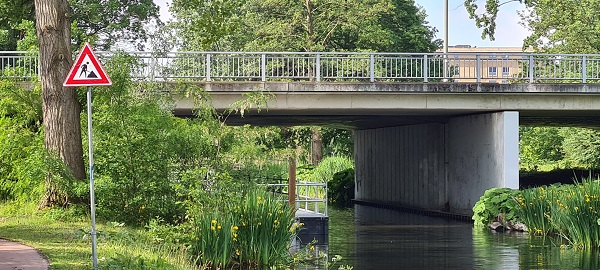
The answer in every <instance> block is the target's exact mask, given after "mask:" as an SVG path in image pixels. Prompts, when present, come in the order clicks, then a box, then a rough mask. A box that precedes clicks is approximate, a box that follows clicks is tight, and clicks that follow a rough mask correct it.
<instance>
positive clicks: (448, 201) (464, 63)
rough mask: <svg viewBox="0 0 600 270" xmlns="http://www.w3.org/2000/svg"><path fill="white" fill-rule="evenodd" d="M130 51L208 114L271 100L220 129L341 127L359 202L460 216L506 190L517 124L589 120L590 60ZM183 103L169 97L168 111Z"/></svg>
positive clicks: (595, 100)
mask: <svg viewBox="0 0 600 270" xmlns="http://www.w3.org/2000/svg"><path fill="white" fill-rule="evenodd" d="M15 54H16V53H15ZM134 54H135V55H137V56H138V57H139V58H138V59H139V61H140V62H139V65H138V69H136V70H134V71H133V74H132V76H133V77H134V78H137V79H140V80H146V81H155V82H159V83H163V84H164V86H165V88H166V89H169V88H170V87H172V86H173V85H175V84H179V83H192V84H196V85H198V86H199V87H202V88H204V89H205V90H207V91H208V92H209V93H210V94H211V96H212V100H213V104H214V106H215V107H216V108H217V109H226V108H229V107H230V105H231V104H232V103H233V102H235V101H237V100H240V99H242V98H243V94H245V93H249V92H252V91H257V90H260V91H268V92H269V93H271V94H273V95H274V97H275V98H274V99H273V100H270V101H269V102H268V104H267V105H268V110H266V109H263V110H262V111H261V112H260V113H256V112H249V113H246V114H245V116H244V117H243V118H241V117H232V118H229V120H228V121H229V123H231V124H242V123H250V124H255V125H308V124H311V125H329V126H337V127H343V128H349V129H353V130H354V137H355V151H354V152H355V158H354V159H355V164H356V199H357V200H359V201H363V202H368V203H377V204H387V205H402V206H407V207H412V208H419V209H427V210H433V211H447V212H451V213H457V214H470V213H471V208H472V206H473V205H474V203H475V202H476V201H477V200H478V198H479V196H481V195H482V194H483V191H484V190H486V189H488V188H491V187H510V188H518V186H519V173H518V172H519V171H518V169H519V151H518V150H519V135H518V128H519V125H520V124H522V125H535V124H542V125H548V124H549V125H578V126H600V94H599V93H600V84H597V83H598V82H600V56H598V55H540V54H497V53H488V54H486V53H478V54H447V55H444V54H399V53H395V54H391V53H233V52H229V53H220V52H198V53H163V54H159V53H134ZM0 55H2V54H1V53H0ZM2 57H4V60H3V61H1V62H2V63H7V62H10V61H11V60H10V59H13V58H14V59H16V60H12V61H13V63H14V64H13V66H14V65H17V64H16V63H19V61H21V62H23V63H24V62H25V61H24V60H23V59H27V58H25V56H20V57H22V58H19V59H20V60H19V59H17V58H18V57H17V56H14V57H13V58H9V57H8V56H0V59H2ZM31 59H32V60H30V62H34V59H35V58H31ZM18 60H19V61H18ZM23 69H25V70H27V68H23ZM29 69H31V70H33V68H29ZM500 71H501V72H500ZM28 76H35V71H32V73H31V74H30V75H28ZM21 77H24V78H26V77H27V74H25V75H21ZM193 108H194V104H193V101H192V100H191V99H189V98H186V97H183V96H182V97H178V98H176V106H175V114H176V115H179V116H192V109H193Z"/></svg>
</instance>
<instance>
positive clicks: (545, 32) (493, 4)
mask: <svg viewBox="0 0 600 270" xmlns="http://www.w3.org/2000/svg"><path fill="white" fill-rule="evenodd" d="M478 2H479V1H477V0H465V2H464V5H465V7H466V8H467V11H468V13H469V16H470V18H471V19H474V20H475V24H476V25H477V27H479V28H482V34H481V38H482V39H484V38H486V37H488V38H490V40H494V33H495V30H496V17H497V15H498V11H499V10H500V9H501V7H502V5H504V4H508V3H511V2H519V3H522V4H524V6H525V7H526V8H527V9H528V12H526V13H523V14H521V19H522V21H521V23H522V24H523V25H524V26H525V27H527V28H529V30H530V31H531V35H529V36H528V37H527V38H526V39H525V42H524V44H523V46H524V47H529V46H532V47H533V48H535V49H539V50H542V51H544V52H548V53H598V52H599V51H600V39H599V38H598V31H599V29H598V27H596V26H595V25H597V23H596V21H597V20H598V18H599V17H600V10H598V8H597V7H598V5H600V1H598V0H583V1H572V0H508V1H500V0H486V1H485V12H483V13H482V14H477V8H478V5H477V3H478Z"/></svg>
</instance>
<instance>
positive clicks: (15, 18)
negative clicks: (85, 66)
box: [0, 0, 160, 50]
mask: <svg viewBox="0 0 600 270" xmlns="http://www.w3.org/2000/svg"><path fill="white" fill-rule="evenodd" d="M68 12H69V14H70V15H71V18H70V20H71V22H73V25H72V26H74V27H72V34H73V37H72V38H73V42H74V43H75V45H76V46H77V47H79V45H81V44H83V43H84V42H85V41H95V42H94V45H95V47H96V48H97V49H101V50H106V49H109V48H110V47H111V46H112V45H114V44H115V43H116V42H118V41H125V42H128V43H131V44H135V47H136V48H137V49H142V48H143V45H144V43H145V42H146V41H147V39H148V37H149V35H150V34H149V31H148V30H147V29H146V28H145V27H144V26H145V25H147V24H149V23H151V22H156V24H158V25H160V20H159V19H158V7H157V6H156V4H154V2H153V1H152V0H123V1H121V0H108V1H104V0H69V2H68ZM34 17H35V8H34V0H0V50H15V48H16V42H17V40H20V39H22V37H23V35H24V32H23V30H22V29H19V28H18V27H17V26H18V25H19V24H20V23H21V21H23V20H26V21H34V20H35V18H34Z"/></svg>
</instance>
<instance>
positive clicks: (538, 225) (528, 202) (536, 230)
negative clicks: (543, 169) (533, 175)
mask: <svg viewBox="0 0 600 270" xmlns="http://www.w3.org/2000/svg"><path fill="white" fill-rule="evenodd" d="M515 200H516V202H517V203H518V207H517V215H518V216H519V217H520V218H521V220H522V221H523V223H525V224H526V225H527V228H529V232H530V233H531V234H534V235H547V234H548V233H549V232H550V231H551V229H552V225H551V224H550V220H549V219H548V217H549V216H550V213H551V212H550V205H548V202H549V201H553V200H554V193H553V192H547V190H546V187H539V188H531V189H525V190H522V191H521V194H519V196H517V197H516V198H515Z"/></svg>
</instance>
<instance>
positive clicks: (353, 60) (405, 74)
mask: <svg viewBox="0 0 600 270" xmlns="http://www.w3.org/2000/svg"><path fill="white" fill-rule="evenodd" d="M129 54H131V55H133V56H135V57H136V58H137V59H138V64H137V65H136V67H135V68H134V70H133V71H132V77H133V78H135V79H139V80H149V81H180V80H183V81H317V82H319V81H348V82H361V81H365V82H379V81H384V82H466V83H469V82H471V83H545V82H548V83H555V82H566V81H568V82H574V83H598V82H600V55H582V54H529V53H501V52H494V53H484V52H481V53H448V54H442V53H332V52H314V53H299V52H169V53H151V52H131V53H129ZM98 55H99V56H100V57H101V60H103V61H106V60H107V59H108V58H110V57H111V56H112V53H107V52H99V53H98ZM38 65H39V61H38V59H37V56H35V55H34V54H27V53H25V52H0V71H1V73H0V78H1V77H11V78H18V79H31V78H32V77H35V76H36V74H37V71H38Z"/></svg>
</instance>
